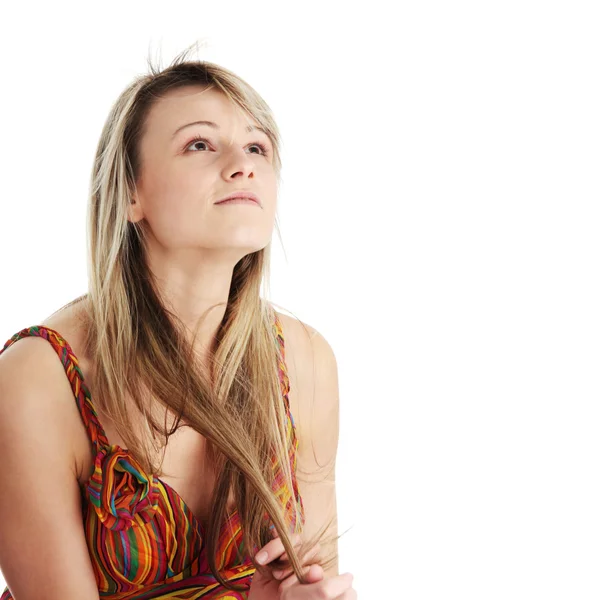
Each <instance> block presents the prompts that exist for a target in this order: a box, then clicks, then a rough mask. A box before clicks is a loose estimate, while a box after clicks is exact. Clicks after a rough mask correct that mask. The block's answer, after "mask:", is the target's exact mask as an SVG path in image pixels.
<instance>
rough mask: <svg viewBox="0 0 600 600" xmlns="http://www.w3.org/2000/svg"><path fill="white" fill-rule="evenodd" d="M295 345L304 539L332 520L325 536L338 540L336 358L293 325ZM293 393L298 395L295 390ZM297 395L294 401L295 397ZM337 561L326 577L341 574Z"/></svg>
mask: <svg viewBox="0 0 600 600" xmlns="http://www.w3.org/2000/svg"><path fill="white" fill-rule="evenodd" d="M292 323H293V325H292V326H288V328H289V329H294V333H293V336H292V338H293V344H289V345H288V348H289V350H288V352H287V356H288V362H289V363H290V364H291V365H292V368H291V369H289V375H290V407H291V410H292V414H293V416H294V419H295V422H296V436H297V438H298V454H297V483H298V491H299V492H300V495H301V496H302V501H303V504H304V512H305V518H306V522H305V526H304V530H303V537H305V538H310V537H311V536H312V535H314V534H315V533H317V532H318V531H319V530H321V529H322V528H323V527H324V526H325V524H326V523H327V522H328V521H329V520H330V519H333V521H332V523H331V525H330V527H329V528H328V529H327V530H326V531H325V538H330V537H336V536H337V535H338V532H337V525H338V524H337V502H336V486H335V461H336V456H337V448H338V438H339V389H338V369H337V362H336V359H335V355H334V353H333V350H332V348H331V346H330V345H329V344H328V342H327V341H326V340H325V338H324V337H323V336H322V335H321V334H320V333H319V332H318V331H316V330H315V329H314V328H312V327H310V326H308V325H306V328H307V330H308V332H307V331H306V330H305V329H304V326H305V324H303V323H299V322H297V321H292ZM293 390H295V392H293ZM292 396H293V398H292ZM337 551H338V544H337V541H334V542H332V543H322V544H321V551H320V553H319V554H320V555H321V556H323V557H327V556H329V555H330V554H332V553H334V552H335V553H337ZM338 571H339V566H338V561H336V562H334V563H333V564H332V565H331V566H330V567H329V568H328V569H327V570H326V571H325V577H326V578H328V577H333V576H335V575H338V574H339V572H338Z"/></svg>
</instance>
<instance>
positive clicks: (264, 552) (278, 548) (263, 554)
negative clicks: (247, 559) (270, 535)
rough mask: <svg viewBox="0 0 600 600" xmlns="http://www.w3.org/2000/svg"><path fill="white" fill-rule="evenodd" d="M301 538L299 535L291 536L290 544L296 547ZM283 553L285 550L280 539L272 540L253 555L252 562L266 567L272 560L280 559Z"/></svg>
mask: <svg viewBox="0 0 600 600" xmlns="http://www.w3.org/2000/svg"><path fill="white" fill-rule="evenodd" d="M301 539H302V538H301V536H300V534H299V533H296V534H294V535H293V536H292V544H293V545H294V546H297V545H298V544H299V543H300V540H301ZM284 552H285V548H284V546H283V542H282V541H281V538H278V537H277V538H275V539H272V540H271V541H270V542H267V543H266V544H265V545H264V546H263V547H262V548H261V549H260V550H259V551H258V552H257V553H256V555H255V557H254V560H256V562H257V563H258V564H259V565H266V564H267V563H270V562H271V561H272V560H273V559H274V558H278V557H280V556H281V555H282V554H283V553H284Z"/></svg>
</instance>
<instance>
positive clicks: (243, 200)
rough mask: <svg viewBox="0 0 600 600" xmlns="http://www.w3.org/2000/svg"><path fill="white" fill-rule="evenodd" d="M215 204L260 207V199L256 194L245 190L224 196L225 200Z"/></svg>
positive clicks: (222, 199)
mask: <svg viewBox="0 0 600 600" xmlns="http://www.w3.org/2000/svg"><path fill="white" fill-rule="evenodd" d="M215 204H256V205H257V206H262V205H261V202H260V198H259V197H258V196H257V195H256V194H254V193H252V192H250V191H246V190H238V191H237V192H233V193H232V194H229V195H228V196H225V198H221V200H219V201H217V202H215Z"/></svg>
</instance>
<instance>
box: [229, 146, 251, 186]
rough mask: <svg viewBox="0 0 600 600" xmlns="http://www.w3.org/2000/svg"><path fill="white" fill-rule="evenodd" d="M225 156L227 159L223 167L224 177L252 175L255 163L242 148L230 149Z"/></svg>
mask: <svg viewBox="0 0 600 600" xmlns="http://www.w3.org/2000/svg"><path fill="white" fill-rule="evenodd" d="M227 156H228V159H227V160H226V164H225V166H224V167H223V173H224V176H225V179H232V178H234V177H242V178H244V177H249V178H251V177H254V167H255V163H254V161H253V160H252V158H251V157H250V156H249V155H248V154H247V153H246V152H245V151H244V150H243V149H242V148H236V149H231V150H230V152H228V153H227Z"/></svg>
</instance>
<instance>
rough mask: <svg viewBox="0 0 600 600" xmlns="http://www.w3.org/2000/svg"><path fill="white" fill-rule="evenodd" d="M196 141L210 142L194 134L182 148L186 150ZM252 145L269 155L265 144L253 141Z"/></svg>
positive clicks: (264, 154)
mask: <svg viewBox="0 0 600 600" xmlns="http://www.w3.org/2000/svg"><path fill="white" fill-rule="evenodd" d="M196 142H205V143H206V144H210V142H209V140H207V139H206V138H204V137H202V136H196V137H194V138H192V139H191V140H190V141H189V142H187V143H186V145H185V148H184V150H187V149H188V148H189V147H190V146H191V145H192V144H195V143H196ZM252 146H258V147H259V148H260V149H261V150H262V151H263V156H269V149H268V148H267V146H266V145H265V144H262V143H261V142H254V143H253V144H252Z"/></svg>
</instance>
